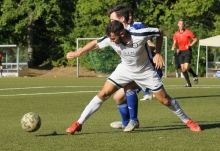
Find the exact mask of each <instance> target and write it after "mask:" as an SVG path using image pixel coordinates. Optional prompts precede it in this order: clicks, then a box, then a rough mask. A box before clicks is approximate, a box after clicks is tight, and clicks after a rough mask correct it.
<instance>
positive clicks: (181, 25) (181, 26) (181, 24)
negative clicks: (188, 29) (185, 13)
mask: <svg viewBox="0 0 220 151" xmlns="http://www.w3.org/2000/svg"><path fill="white" fill-rule="evenodd" d="M178 27H179V29H180V30H182V29H184V22H183V21H179V22H178Z"/></svg>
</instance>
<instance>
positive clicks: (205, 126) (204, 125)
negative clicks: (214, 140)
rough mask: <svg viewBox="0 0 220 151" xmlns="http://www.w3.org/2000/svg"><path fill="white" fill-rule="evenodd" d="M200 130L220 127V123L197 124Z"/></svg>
mask: <svg viewBox="0 0 220 151" xmlns="http://www.w3.org/2000/svg"><path fill="white" fill-rule="evenodd" d="M199 126H200V127H201V129H202V130H207V129H213V128H220V123H211V124H199Z"/></svg>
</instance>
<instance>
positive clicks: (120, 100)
mask: <svg viewBox="0 0 220 151" xmlns="http://www.w3.org/2000/svg"><path fill="white" fill-rule="evenodd" d="M113 99H114V101H115V103H116V104H123V103H124V102H125V101H126V98H125V96H124V97H121V96H118V95H114V96H113Z"/></svg>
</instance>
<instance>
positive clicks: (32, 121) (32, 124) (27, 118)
mask: <svg viewBox="0 0 220 151" xmlns="http://www.w3.org/2000/svg"><path fill="white" fill-rule="evenodd" d="M40 126H41V118H40V116H39V115H38V114H36V113H34V112H29V113H26V114H24V115H23V117H22V118H21V127H22V129H24V130H25V131H27V132H35V131H37V130H38V129H39V128H40Z"/></svg>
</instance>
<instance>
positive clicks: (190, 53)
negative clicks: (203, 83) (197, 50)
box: [185, 51, 198, 84]
mask: <svg viewBox="0 0 220 151" xmlns="http://www.w3.org/2000/svg"><path fill="white" fill-rule="evenodd" d="M185 60H186V62H187V63H188V67H187V71H188V72H189V73H191V74H192V76H193V77H194V78H193V80H194V83H195V84H198V77H197V75H196V73H195V72H194V71H193V69H192V68H191V67H190V63H191V60H192V51H188V54H187V55H186V57H185Z"/></svg>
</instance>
